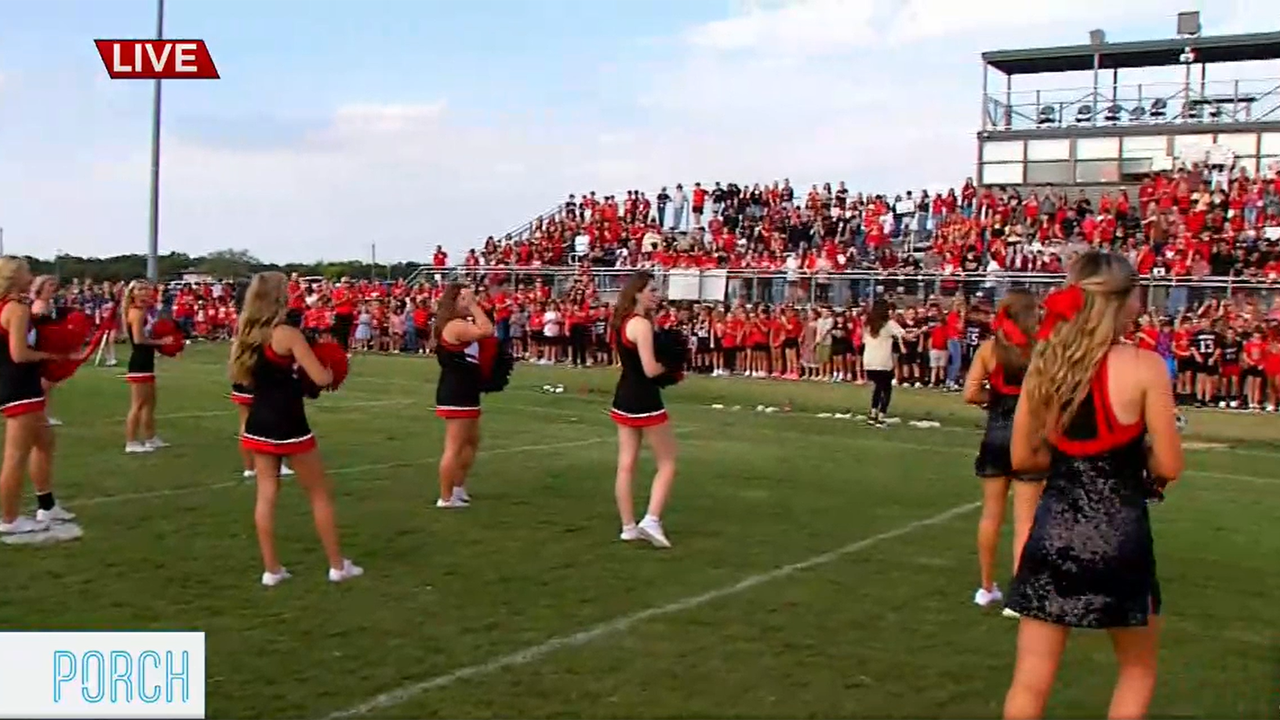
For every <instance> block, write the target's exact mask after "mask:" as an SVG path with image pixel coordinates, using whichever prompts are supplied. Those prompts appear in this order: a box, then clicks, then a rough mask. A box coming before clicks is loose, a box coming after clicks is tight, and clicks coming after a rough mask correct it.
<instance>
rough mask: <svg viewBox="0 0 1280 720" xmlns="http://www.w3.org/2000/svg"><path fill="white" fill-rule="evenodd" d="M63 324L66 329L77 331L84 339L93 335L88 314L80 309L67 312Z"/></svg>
mask: <svg viewBox="0 0 1280 720" xmlns="http://www.w3.org/2000/svg"><path fill="white" fill-rule="evenodd" d="M64 324H65V325H66V327H67V328H68V329H71V330H73V331H76V332H79V333H80V334H81V335H82V336H83V337H84V339H85V340H88V339H89V338H90V337H92V336H93V323H91V322H90V321H89V316H88V315H85V314H84V312H83V311H81V310H73V311H72V312H71V313H70V314H68V315H67V319H66V322H65V323H64Z"/></svg>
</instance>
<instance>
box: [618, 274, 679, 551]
mask: <svg viewBox="0 0 1280 720" xmlns="http://www.w3.org/2000/svg"><path fill="white" fill-rule="evenodd" d="M657 305H658V291H657V289H656V288H655V287H654V286H653V275H651V274H650V273H648V272H646V271H643V270H642V271H640V272H637V273H635V274H634V275H632V276H631V277H630V278H629V279H628V280H627V282H626V284H625V285H624V286H623V287H622V291H621V292H620V293H619V294H618V304H617V306H616V307H615V308H614V314H613V321H612V326H613V333H614V338H615V342H616V346H617V352H618V358H619V360H620V361H621V363H622V374H621V375H620V376H619V377H618V384H617V386H616V387H615V388H614V392H613V404H612V405H611V406H610V408H609V416H610V417H611V418H613V421H614V423H616V424H617V426H618V471H617V475H616V477H615V480H614V498H615V500H616V501H617V505H618V515H619V518H620V519H621V521H622V534H621V535H620V537H621V539H622V540H623V541H627V542H630V541H632V540H647V541H649V543H650V544H652V545H654V546H655V547H660V548H669V547H671V542H670V541H669V540H668V539H667V534H666V531H665V530H664V529H663V527H662V511H663V508H664V507H665V506H666V503H667V497H668V495H670V494H671V485H672V484H673V483H674V482H675V477H676V438H675V433H673V432H672V430H671V423H669V422H667V419H668V418H667V409H666V406H665V405H663V403H662V390H661V388H660V387H659V385H658V382H657V378H658V377H659V376H660V375H662V374H663V373H664V372H666V368H664V367H663V366H662V365H661V364H660V363H659V362H658V360H657V357H656V356H655V354H654V331H653V321H652V317H653V312H654V309H655V308H656V307H657ZM642 441H647V442H648V444H649V449H650V450H652V451H653V455H654V463H655V465H656V466H657V472H656V473H655V474H654V476H653V484H652V485H651V486H650V488H649V505H648V510H647V512H646V513H645V516H644V518H643V519H641V520H640V522H639V523H637V522H636V519H635V507H634V505H633V501H632V493H631V481H632V476H633V475H634V474H635V467H636V460H637V459H638V458H639V455H640V444H641V442H642Z"/></svg>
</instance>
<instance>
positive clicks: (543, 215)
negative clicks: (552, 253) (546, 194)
mask: <svg viewBox="0 0 1280 720" xmlns="http://www.w3.org/2000/svg"><path fill="white" fill-rule="evenodd" d="M563 210H564V203H556V204H555V205H552V206H551V207H549V208H547V209H546V210H543V211H542V212H540V213H538V214H537V215H534V216H533V217H532V218H530V219H528V220H526V221H524V222H522V223H520V224H519V225H516V226H514V227H512V228H511V229H509V230H507V231H506V232H504V233H502V234H501V235H494V236H493V238H494V240H497V241H498V242H499V243H504V242H516V241H522V240H528V239H529V238H530V237H531V236H532V235H533V229H534V228H535V227H537V226H538V225H539V224H541V223H545V222H546V221H548V220H550V219H552V218H555V217H558V216H559V215H560V213H561V212H562V211H563ZM483 245H484V242H483V241H481V242H480V243H479V244H478V245H477V246H476V247H483ZM436 271H437V269H436V268H433V267H431V266H429V265H423V266H422V267H420V268H418V269H417V270H415V271H414V272H413V274H412V275H410V276H409V282H416V281H418V280H422V279H425V278H427V277H428V276H430V275H433V274H435V273H436Z"/></svg>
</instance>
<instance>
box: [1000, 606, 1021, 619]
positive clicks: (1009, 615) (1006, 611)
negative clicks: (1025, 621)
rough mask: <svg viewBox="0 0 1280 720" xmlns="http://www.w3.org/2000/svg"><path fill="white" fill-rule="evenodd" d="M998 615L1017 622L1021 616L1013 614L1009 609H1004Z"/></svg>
mask: <svg viewBox="0 0 1280 720" xmlns="http://www.w3.org/2000/svg"><path fill="white" fill-rule="evenodd" d="M1000 614H1001V615H1003V616H1005V617H1007V618H1009V619H1011V620H1017V619H1018V618H1020V617H1022V616H1021V615H1019V614H1018V613H1016V612H1014V611H1013V610H1010V609H1009V608H1005V609H1004V610H1003V611H1001V613H1000Z"/></svg>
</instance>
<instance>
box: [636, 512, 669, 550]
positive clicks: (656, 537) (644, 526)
mask: <svg viewBox="0 0 1280 720" xmlns="http://www.w3.org/2000/svg"><path fill="white" fill-rule="evenodd" d="M636 532H638V533H640V537H642V538H644V539H645V540H648V541H649V544H650V545H653V546H654V547H656V548H669V547H671V541H670V540H668V539H667V534H666V533H665V532H663V531H662V521H661V520H658V519H657V518H650V517H647V518H645V519H643V520H641V521H640V524H639V525H637V526H636Z"/></svg>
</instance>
